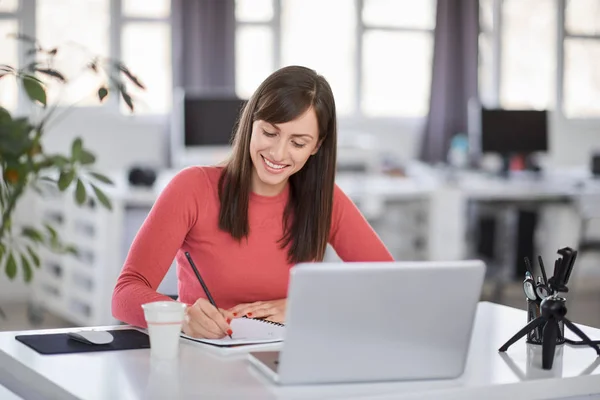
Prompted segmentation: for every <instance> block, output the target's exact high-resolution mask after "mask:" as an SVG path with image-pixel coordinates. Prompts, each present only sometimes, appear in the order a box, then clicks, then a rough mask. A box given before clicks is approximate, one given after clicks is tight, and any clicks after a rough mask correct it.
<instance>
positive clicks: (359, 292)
mask: <svg viewBox="0 0 600 400" xmlns="http://www.w3.org/2000/svg"><path fill="white" fill-rule="evenodd" d="M484 274H485V265H484V263H483V262H481V261H477V260H470V261H451V262H357V263H339V262H336V263H311V264H299V265H297V266H295V267H294V268H293V269H292V270H291V273H290V286H289V293H288V309H287V312H286V314H287V315H286V328H285V340H284V343H283V346H282V348H281V350H280V351H262V352H252V353H250V354H249V359H250V361H251V363H252V364H253V365H254V366H255V367H257V368H258V369H259V370H261V371H262V372H264V373H265V374H266V375H267V376H269V377H270V378H271V379H272V380H273V381H275V382H277V383H279V384H284V385H285V384H313V383H343V382H373V381H390V380H421V379H447V378H457V377H459V376H460V375H462V373H463V372H464V368H465V363H466V359H467V354H468V349H469V342H470V339H471V331H472V328H473V321H474V318H475V311H476V308H477V303H478V301H479V299H480V295H481V289H482V285H483V279H484Z"/></svg>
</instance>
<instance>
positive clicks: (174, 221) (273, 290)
mask: <svg viewBox="0 0 600 400" xmlns="http://www.w3.org/2000/svg"><path fill="white" fill-rule="evenodd" d="M221 171H222V168H220V167H189V168H186V169H184V170H182V171H180V172H179V173H178V174H177V175H176V176H175V177H174V178H173V179H172V180H171V182H169V184H168V185H167V186H166V187H165V189H164V190H163V191H162V193H161V194H160V196H159V197H158V199H157V201H156V203H155V204H154V206H153V207H152V210H151V211H150V213H149V215H148V217H147V218H146V220H145V221H144V224H143V225H142V227H141V228H140V230H139V232H138V234H137V236H136V237H135V240H134V241H133V243H132V245H131V248H130V250H129V254H128V255H127V259H126V261H125V265H124V267H123V270H122V271H121V274H120V276H119V278H118V280H117V284H116V287H115V289H114V293H113V298H112V312H113V315H114V317H115V318H117V319H118V320H120V321H123V322H125V323H128V324H132V325H136V326H141V327H145V326H146V323H145V321H144V315H143V311H142V308H141V305H142V304H144V303H147V302H151V301H158V300H170V298H168V297H167V296H164V295H162V294H159V293H157V292H156V289H157V288H158V285H159V284H160V283H161V281H162V279H163V278H164V276H165V274H166V273H167V271H168V269H169V267H170V266H171V263H172V261H173V259H176V261H177V276H178V290H179V301H181V302H183V303H186V304H193V303H194V302H195V301H196V300H197V299H198V298H199V297H203V298H206V296H205V294H204V291H203V290H202V287H201V286H200V284H199V282H198V280H197V279H196V276H195V275H194V272H193V270H192V269H191V268H190V266H189V263H188V261H187V259H186V257H185V252H186V251H187V252H189V253H190V255H191V256H192V259H193V260H194V262H195V264H196V266H197V267H198V270H199V271H200V274H201V275H202V278H203V279H204V281H205V282H206V285H207V286H208V288H209V289H210V292H211V295H212V296H213V298H214V300H215V302H216V303H217V305H218V306H219V307H220V308H223V309H228V308H231V307H233V306H235V305H237V304H240V303H248V302H254V301H266V300H275V299H282V298H285V297H287V288H288V273H289V269H290V268H291V267H292V265H290V264H289V263H288V261H287V248H286V249H281V248H280V247H279V243H277V241H278V240H279V239H280V238H281V237H282V232H283V224H282V215H283V210H284V207H285V204H286V201H287V197H288V191H287V190H284V191H283V192H282V193H281V194H279V195H277V196H274V197H265V196H260V195H257V194H255V193H252V194H251V196H250V203H249V207H248V216H249V217H248V218H249V224H250V234H249V236H248V240H242V241H241V242H238V241H236V240H235V239H233V238H232V237H231V236H230V235H229V234H228V233H226V232H223V231H221V230H220V229H219V227H218V218H219V197H218V191H217V187H218V180H219V176H220V174H221ZM329 243H330V244H331V246H332V247H333V248H334V249H335V251H336V253H337V254H338V255H339V256H340V258H341V259H343V260H344V261H392V260H393V258H392V256H391V254H390V253H389V252H388V250H387V249H386V248H385V246H384V245H383V243H382V242H381V240H380V239H379V237H378V236H377V235H376V233H375V232H374V231H373V230H372V228H371V227H370V226H369V224H368V223H367V221H366V220H365V218H364V217H363V215H362V214H361V213H360V212H359V210H358V209H357V208H356V206H355V205H354V203H352V201H351V200H350V199H349V198H348V197H347V196H346V195H345V194H344V193H343V192H342V190H340V189H339V188H338V187H337V186H336V187H335V192H334V196H333V215H332V225H331V234H330V238H329ZM173 294H174V293H173Z"/></svg>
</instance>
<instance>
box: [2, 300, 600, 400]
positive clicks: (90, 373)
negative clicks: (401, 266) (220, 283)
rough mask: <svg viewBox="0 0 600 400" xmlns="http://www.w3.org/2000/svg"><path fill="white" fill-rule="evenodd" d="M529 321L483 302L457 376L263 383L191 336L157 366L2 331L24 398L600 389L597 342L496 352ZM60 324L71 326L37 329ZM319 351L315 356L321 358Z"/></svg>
mask: <svg viewBox="0 0 600 400" xmlns="http://www.w3.org/2000/svg"><path fill="white" fill-rule="evenodd" d="M449 318H451V316H449ZM525 322H526V314H525V312H524V311H521V310H517V309H513V308H509V307H506V306H501V305H497V304H493V303H486V302H483V303H480V304H479V305H478V309H477V314H476V319H475V325H474V330H473V334H472V338H471V344H470V350H469V355H468V359H467V365H466V370H465V373H464V374H463V376H461V377H460V378H458V379H455V380H436V381H410V382H379V383H350V384H335V385H303V386H289V387H288V386H277V385H275V384H273V383H272V382H271V381H269V380H267V379H266V378H265V377H264V376H263V375H261V374H260V373H259V372H258V371H257V370H255V369H254V368H253V367H252V366H251V365H250V364H249V362H248V360H247V359H246V356H245V354H238V355H232V356H221V355H219V354H218V353H217V352H216V351H215V350H214V349H213V348H207V347H204V346H203V345H199V344H195V343H191V342H188V341H183V342H182V343H181V349H180V350H181V351H180V357H179V359H178V360H176V361H174V362H171V363H169V362H162V363H161V362H153V361H152V360H151V358H150V351H149V350H148V349H143V350H128V351H113V352H95V353H94V352H92V353H82V354H73V355H52V356H44V355H40V354H38V353H36V352H35V351H33V350H31V349H30V348H28V347H26V346H25V345H23V344H22V343H21V342H18V341H17V340H15V338H14V337H15V336H16V335H17V334H19V333H22V332H2V333H0V366H1V367H0V384H2V385H4V386H6V387H7V388H9V389H11V390H12V391H14V392H15V393H16V394H18V395H20V396H23V397H24V398H27V399H38V398H57V399H58V398H60V399H64V400H69V399H82V400H100V399H102V400H104V399H111V400H130V399H163V398H168V399H174V400H176V399H189V398H219V399H242V398H243V399H292V398H293V399H323V398H327V397H329V396H331V397H335V398H348V399H353V398H356V399H358V398H361V399H365V398H382V399H403V400H406V399H425V398H435V399H437V400H445V399H462V400H469V399H477V400H479V399H503V400H504V399H542V398H543V399H549V398H554V399H566V398H569V400H572V398H573V396H586V395H591V394H598V395H600V376H599V375H600V368H598V367H599V366H600V357H596V352H595V351H594V350H593V349H590V348H586V347H581V346H577V347H574V346H569V345H563V346H559V347H558V348H557V353H556V356H555V360H554V366H553V369H552V370H549V371H546V370H542V369H541V367H540V366H541V354H540V353H541V351H540V346H534V345H527V344H526V343H525V339H521V340H520V341H518V342H517V343H515V344H513V345H512V346H511V347H510V348H509V350H508V352H506V353H503V354H502V353H498V348H499V347H500V346H501V345H502V344H504V342H506V341H507V340H508V339H509V338H510V337H511V336H512V335H513V334H515V333H516V332H517V331H518V330H519V329H521V328H522V327H523V326H524V324H525ZM580 327H581V328H582V329H583V330H584V332H586V333H587V334H588V335H589V336H590V337H591V338H592V339H600V330H598V329H594V328H589V327H583V326H580ZM109 328H114V327H109ZM62 331H65V330H64V329H60V330H51V331H39V332H38V333H45V332H62ZM28 333H32V332H31V331H30V332H28ZM568 337H571V338H572V337H573V336H568ZM365 339H367V338H365ZM307 351H310V349H307ZM314 357H315V361H314V362H315V363H318V362H319V361H318V357H319V355H318V354H315V355H314ZM398 362H410V360H398ZM582 398H583V397H582Z"/></svg>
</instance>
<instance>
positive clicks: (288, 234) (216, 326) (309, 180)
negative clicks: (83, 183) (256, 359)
mask: <svg viewBox="0 0 600 400" xmlns="http://www.w3.org/2000/svg"><path fill="white" fill-rule="evenodd" d="M335 109H336V107H335V101H334V98H333V93H332V91H331V88H330V86H329V84H328V83H327V81H326V80H325V79H324V78H323V77H322V76H321V75H318V74H317V73H316V72H315V71H313V70H311V69H308V68H304V67H297V66H291V67H285V68H282V69H280V70H278V71H276V72H274V73H273V74H272V75H270V76H269V77H268V78H267V79H266V80H265V81H264V82H263V83H262V84H261V85H260V86H259V87H258V89H257V90H256V92H255V93H254V95H253V96H252V97H251V98H250V99H249V100H248V102H247V103H246V106H245V107H244V110H243V111H242V114H241V116H240V120H239V123H238V124H237V127H236V130H235V137H234V141H233V151H232V155H231V158H230V159H229V160H228V161H227V162H226V163H225V165H224V166H215V167H189V168H186V169H184V170H183V171H181V172H180V173H179V174H177V175H176V176H175V178H174V179H173V180H172V181H171V182H170V183H169V185H167V187H166V188H165V189H164V190H163V191H162V193H161V195H160V196H159V199H158V200H157V202H156V204H155V205H154V207H153V208H152V210H151V212H150V214H149V215H148V217H147V218H146V221H145V222H144V224H143V225H142V228H141V229H140V231H139V232H138V234H137V236H136V238H135V240H134V242H133V245H132V247H131V249H130V251H129V254H128V256H127V260H126V262H125V266H124V268H123V271H122V272H121V275H120V277H119V279H118V282H117V286H116V288H115V291H114V294H113V314H114V315H115V317H116V318H118V319H120V320H122V321H123V322H126V323H129V324H133V325H138V326H145V325H146V324H145V321H144V316H143V313H142V309H141V305H142V304H144V303H148V302H151V301H158V300H168V298H166V297H165V296H162V295H160V294H158V293H157V292H156V289H157V287H158V285H159V284H160V282H161V281H162V279H163V277H164V276H165V274H166V272H167V270H168V269H169V266H170V265H171V262H172V260H173V257H176V259H177V277H178V280H179V284H178V287H179V301H181V302H184V303H186V304H188V305H189V306H190V307H188V308H187V311H186V312H187V318H186V322H185V324H184V332H185V333H186V334H188V335H190V336H194V337H204V338H213V339H215V338H222V337H224V336H225V335H228V334H231V326H230V322H231V319H233V318H239V317H243V316H247V317H252V318H266V319H269V320H272V321H276V322H284V321H285V310H286V297H287V288H288V278H289V270H290V268H291V267H292V266H293V265H295V264H297V263H299V262H303V261H304V262H320V261H322V260H323V257H324V253H325V248H326V246H327V244H328V243H329V244H331V245H332V247H333V248H334V250H335V251H336V253H337V254H338V256H340V258H341V259H342V260H344V261H391V260H392V256H391V255H390V253H389V252H388V250H387V249H386V247H385V246H384V245H383V243H382V242H381V240H380V239H379V237H378V236H377V235H376V233H375V232H374V231H373V229H372V228H371V227H370V226H369V224H368V223H367V221H366V220H365V218H364V217H363V215H362V214H361V213H360V211H359V210H358V208H357V207H356V206H355V205H354V204H353V203H352V201H351V200H350V199H349V198H348V197H347V196H346V195H345V194H344V193H343V192H342V191H341V190H340V188H339V187H337V186H336V185H335V169H336V168H335V167H336V148H337V142H336V140H337V128H336V125H337V124H336V113H335ZM186 253H189V254H190V255H191V258H193V259H194V260H195V263H196V264H197V265H196V266H197V268H198V270H199V272H200V274H201V275H202V277H203V280H204V281H205V284H206V285H207V287H209V288H210V293H211V295H212V298H213V300H214V303H215V304H217V305H218V307H219V308H217V307H216V306H215V305H213V304H211V302H210V301H209V300H208V299H207V295H206V294H205V292H204V290H203V288H202V287H201V286H200V285H199V283H198V280H197V279H196V276H195V273H194V271H193V270H192V269H191V268H190V265H189V264H188V261H187V259H186V257H185V254H186Z"/></svg>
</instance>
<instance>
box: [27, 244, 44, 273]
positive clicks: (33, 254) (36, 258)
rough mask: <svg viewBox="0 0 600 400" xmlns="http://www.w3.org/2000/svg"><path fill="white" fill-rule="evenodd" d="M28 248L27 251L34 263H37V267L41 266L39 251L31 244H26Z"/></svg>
mask: <svg viewBox="0 0 600 400" xmlns="http://www.w3.org/2000/svg"><path fill="white" fill-rule="evenodd" d="M26 248H27V253H29V257H31V260H33V265H35V266H36V267H37V268H39V267H40V264H41V263H40V257H39V256H38V255H37V253H36V252H35V251H33V249H32V248H31V247H29V246H26Z"/></svg>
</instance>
